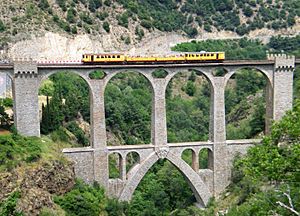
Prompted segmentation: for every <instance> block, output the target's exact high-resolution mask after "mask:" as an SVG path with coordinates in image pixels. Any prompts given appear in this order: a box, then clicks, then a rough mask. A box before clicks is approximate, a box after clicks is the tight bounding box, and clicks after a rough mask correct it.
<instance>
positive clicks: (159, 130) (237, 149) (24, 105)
mask: <svg viewBox="0 0 300 216" xmlns="http://www.w3.org/2000/svg"><path fill="white" fill-rule="evenodd" d="M217 68H223V69H224V70H225V71H227V73H226V74H225V75H224V76H214V71H215V70H216V69H217ZM241 68H255V69H257V70H259V71H260V72H261V73H262V74H264V76H265V77H266V79H267V89H266V93H267V94H266V97H267V98H266V104H267V108H266V132H269V130H270V123H271V121H272V120H279V119H280V118H281V117H282V116H283V115H284V113H285V112H286V111H287V110H289V109H291V108H292V100H293V91H292V90H293V71H294V68H295V58H294V57H290V56H286V55H277V56H272V58H270V59H269V60H264V61H225V62H222V63H202V64H164V65H82V64H48V65H47V64H37V63H35V62H33V61H24V60H20V61H15V62H14V64H13V65H10V66H9V65H8V66H1V65H0V72H5V73H8V74H9V75H10V77H11V78H12V83H13V97H14V123H15V127H16V129H17V130H18V132H19V133H20V134H22V135H25V136H40V122H39V108H38V89H39V87H40V85H41V82H42V81H43V80H44V79H46V78H47V77H49V76H50V75H51V74H54V73H56V72H59V71H72V72H74V73H76V74H78V75H80V76H81V77H82V78H83V79H84V80H86V82H87V83H88V85H89V88H90V95H91V100H90V101H91V102H90V103H91V106H90V109H91V146H90V147H87V148H71V149H64V150H63V152H64V153H65V155H66V156H67V157H69V158H70V159H71V160H73V161H74V162H75V172H76V175H77V177H80V178H82V179H84V180H85V181H86V182H89V183H92V182H93V181H97V182H99V183H100V184H101V185H102V186H103V187H104V188H105V189H106V191H107V193H108V194H109V195H110V196H114V197H117V198H119V199H120V200H130V199H131V197H132V195H133V193H134V190H135V189H136V187H137V186H138V184H139V183H140V181H141V179H142V178H143V177H144V175H145V174H146V172H147V171H148V170H149V169H150V168H151V166H152V165H153V164H155V163H156V162H157V161H158V160H159V159H167V160H169V161H170V162H171V163H172V164H173V165H174V166H176V167H177V168H178V170H179V171H180V172H181V173H182V174H183V175H184V176H185V177H186V179H187V181H188V183H189V185H190V187H191V188H192V190H193V192H194V195H195V197H196V199H197V201H198V202H199V204H200V205H202V206H205V205H206V204H207V203H208V200H209V198H210V197H212V196H218V195H219V194H220V193H221V192H222V191H224V189H225V187H226V186H227V185H228V184H229V181H230V167H231V165H230V164H231V161H232V160H233V157H234V155H235V154H236V153H242V154H244V153H245V152H246V150H247V148H248V147H250V146H253V145H255V144H257V143H259V140H226V127H225V99H224V94H225V87H226V84H227V82H228V80H229V79H230V77H231V76H232V75H233V74H234V73H235V72H236V71H237V70H239V69H241ZM157 69H163V70H165V71H166V72H167V75H166V76H165V77H164V78H155V77H153V76H152V73H153V72H154V71H155V70H157ZM95 70H102V71H103V72H105V75H106V76H104V78H102V79H91V78H90V77H89V74H90V73H91V72H93V71H95ZM125 71H135V72H138V73H141V74H142V75H143V76H144V77H145V78H146V79H148V80H149V82H150V84H151V87H152V91H153V94H152V95H153V98H152V127H151V143H150V144H148V145H144V144H141V145H134V146H129V145H124V146H107V141H106V140H107V138H106V125H105V108H104V92H105V88H106V85H107V83H108V82H109V80H110V79H111V78H112V77H113V76H115V75H116V74H118V73H122V72H125ZM182 71H197V72H201V73H202V74H203V75H204V76H205V77H206V78H207V79H208V81H209V83H210V86H211V107H210V129H209V140H208V141H207V142H187V143H168V142H167V124H166V99H165V93H166V88H167V85H168V83H169V82H170V80H171V79H172V77H174V76H175V75H176V74H177V73H179V72H182ZM186 149H191V150H192V152H193V165H192V166H189V165H188V164H187V163H186V162H185V161H184V160H182V158H181V155H182V153H183V151H184V150H186ZM202 149H208V151H209V152H210V153H209V164H210V165H209V167H208V169H205V170H199V164H198V163H199V161H198V157H199V152H200V151H201V150H202ZM131 152H136V153H137V154H138V155H139V163H138V164H136V165H135V166H133V167H132V169H131V170H129V171H128V172H127V173H126V156H127V154H129V153H131ZM112 153H118V154H119V155H120V163H119V166H120V170H121V173H122V175H121V177H120V178H119V179H109V169H108V156H109V155H110V154H112Z"/></svg>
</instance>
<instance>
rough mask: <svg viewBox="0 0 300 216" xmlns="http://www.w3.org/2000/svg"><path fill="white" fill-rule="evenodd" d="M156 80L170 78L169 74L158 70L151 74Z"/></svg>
mask: <svg viewBox="0 0 300 216" xmlns="http://www.w3.org/2000/svg"><path fill="white" fill-rule="evenodd" d="M151 75H152V77H154V78H166V76H168V72H167V71H166V70H164V69H162V68H159V69H156V70H155V71H153V72H152V73H151Z"/></svg>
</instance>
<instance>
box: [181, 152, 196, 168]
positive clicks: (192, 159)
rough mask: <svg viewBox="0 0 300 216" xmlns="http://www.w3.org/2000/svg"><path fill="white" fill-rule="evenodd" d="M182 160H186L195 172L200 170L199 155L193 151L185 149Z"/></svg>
mask: <svg viewBox="0 0 300 216" xmlns="http://www.w3.org/2000/svg"><path fill="white" fill-rule="evenodd" d="M181 159H182V160H184V161H185V162H186V163H187V164H188V165H190V167H192V169H193V170H195V171H198V170H199V164H198V155H197V154H196V152H195V151H194V150H193V149H190V148H188V149H185V150H183V151H182V153H181Z"/></svg>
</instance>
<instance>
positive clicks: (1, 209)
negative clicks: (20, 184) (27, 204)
mask: <svg viewBox="0 0 300 216" xmlns="http://www.w3.org/2000/svg"><path fill="white" fill-rule="evenodd" d="M20 197H21V194H20V192H19V191H15V192H13V193H12V194H10V195H9V197H8V198H7V199H6V200H4V201H3V202H1V203H0V215H3V216H4V215H14V216H22V215H23V214H22V213H21V212H19V211H17V210H16V206H17V202H18V199H19V198H20Z"/></svg>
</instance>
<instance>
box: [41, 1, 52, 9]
mask: <svg viewBox="0 0 300 216" xmlns="http://www.w3.org/2000/svg"><path fill="white" fill-rule="evenodd" d="M38 6H39V7H40V8H41V9H42V10H46V9H48V8H49V7H50V5H49V3H48V1H47V0H40V2H39V4H38Z"/></svg>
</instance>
